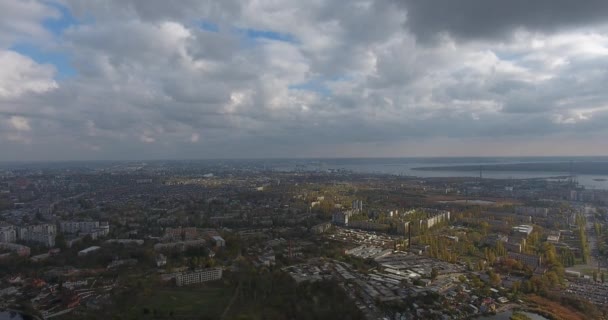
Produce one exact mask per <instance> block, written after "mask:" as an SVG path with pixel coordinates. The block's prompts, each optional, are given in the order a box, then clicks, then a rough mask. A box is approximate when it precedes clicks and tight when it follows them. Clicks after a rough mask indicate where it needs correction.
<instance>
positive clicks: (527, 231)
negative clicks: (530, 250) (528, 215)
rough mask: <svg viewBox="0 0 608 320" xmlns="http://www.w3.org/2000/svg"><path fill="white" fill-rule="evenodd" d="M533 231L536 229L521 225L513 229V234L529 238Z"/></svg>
mask: <svg viewBox="0 0 608 320" xmlns="http://www.w3.org/2000/svg"><path fill="white" fill-rule="evenodd" d="M532 230H534V227H532V226H530V225H527V224H521V225H519V226H515V227H513V232H515V233H519V234H523V235H526V236H529V235H530V233H532Z"/></svg>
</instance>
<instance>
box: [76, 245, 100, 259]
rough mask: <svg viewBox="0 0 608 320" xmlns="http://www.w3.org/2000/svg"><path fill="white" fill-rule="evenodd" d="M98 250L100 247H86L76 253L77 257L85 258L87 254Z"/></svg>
mask: <svg viewBox="0 0 608 320" xmlns="http://www.w3.org/2000/svg"><path fill="white" fill-rule="evenodd" d="M99 249H101V247H98V246H92V247H88V248H86V249H83V250H80V251H78V256H79V257H82V256H86V255H87V254H89V253H91V252H95V251H97V250H99Z"/></svg>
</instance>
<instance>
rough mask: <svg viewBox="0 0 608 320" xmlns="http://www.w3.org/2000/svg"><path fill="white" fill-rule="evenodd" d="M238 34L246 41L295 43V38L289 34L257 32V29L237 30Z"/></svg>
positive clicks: (266, 31)
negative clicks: (266, 40)
mask: <svg viewBox="0 0 608 320" xmlns="http://www.w3.org/2000/svg"><path fill="white" fill-rule="evenodd" d="M237 30H238V32H240V33H242V34H243V35H244V36H245V37H246V38H247V39H251V40H257V39H268V40H273V41H282V42H289V43H297V40H296V38H295V37H294V36H293V35H292V34H289V33H282V32H276V31H270V30H258V29H249V28H247V29H237Z"/></svg>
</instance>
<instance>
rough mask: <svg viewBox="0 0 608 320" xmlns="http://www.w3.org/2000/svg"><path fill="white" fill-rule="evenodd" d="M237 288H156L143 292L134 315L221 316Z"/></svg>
mask: <svg viewBox="0 0 608 320" xmlns="http://www.w3.org/2000/svg"><path fill="white" fill-rule="evenodd" d="M232 293H233V288H231V287H225V286H220V285H218V286H204V287H181V288H177V287H173V288H170V287H167V288H162V287H161V288H156V289H154V290H151V291H150V292H149V293H148V294H142V295H141V296H140V297H139V299H138V302H137V303H136V304H134V305H135V306H134V307H133V308H132V309H131V310H130V314H131V315H132V316H134V317H137V318H148V319H154V318H159V319H160V318H162V319H165V318H175V319H218V318H219V317H220V316H221V314H222V312H223V311H224V308H225V307H226V306H227V305H228V302H229V301H230V298H231V296H232Z"/></svg>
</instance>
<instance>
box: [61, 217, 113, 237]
mask: <svg viewBox="0 0 608 320" xmlns="http://www.w3.org/2000/svg"><path fill="white" fill-rule="evenodd" d="M59 230H61V232H63V233H69V234H78V235H80V236H83V237H84V236H86V235H90V236H91V238H93V239H97V238H98V237H103V236H107V235H108V234H109V233H110V225H109V224H108V223H107V222H99V221H61V222H60V223H59Z"/></svg>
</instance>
